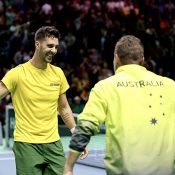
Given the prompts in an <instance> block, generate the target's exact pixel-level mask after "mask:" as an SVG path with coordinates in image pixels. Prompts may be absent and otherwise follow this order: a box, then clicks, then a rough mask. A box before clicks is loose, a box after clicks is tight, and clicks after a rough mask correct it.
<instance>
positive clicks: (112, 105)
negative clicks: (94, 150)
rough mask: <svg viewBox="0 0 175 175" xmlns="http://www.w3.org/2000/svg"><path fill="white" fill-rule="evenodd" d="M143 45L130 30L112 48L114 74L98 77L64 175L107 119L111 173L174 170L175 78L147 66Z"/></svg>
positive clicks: (158, 174)
mask: <svg viewBox="0 0 175 175" xmlns="http://www.w3.org/2000/svg"><path fill="white" fill-rule="evenodd" d="M143 62H144V48H143V46H142V43H141V41H140V39H138V38H136V37H135V36H132V35H126V36H123V37H121V38H120V40H119V41H118V42H117V43H116V46H115V51H114V70H115V75H113V76H111V77H109V78H107V79H105V80H102V81H100V82H98V83H97V84H96V85H95V86H94V88H92V91H91V93H90V96H89V100H88V102H87V104H86V106H85V108H84V110H83V112H82V113H81V114H80V115H79V116H78V124H77V126H76V129H75V132H74V134H73V136H72V139H71V142H70V151H69V155H68V158H67V162H66V165H65V171H64V174H65V175H71V174H72V169H73V166H74V163H75V162H76V160H77V158H78V156H79V155H80V153H79V152H82V150H84V148H85V147H86V145H87V144H88V142H89V140H90V137H91V136H92V135H95V134H97V133H98V132H99V128H100V125H101V124H102V123H104V122H105V124H106V156H105V167H106V172H107V174H108V175H173V174H175V169H174V161H175V82H174V81H173V80H171V79H169V78H166V77H162V76H159V75H156V74H155V73H153V72H150V71H148V70H147V69H146V68H145V67H143V66H142V65H143Z"/></svg>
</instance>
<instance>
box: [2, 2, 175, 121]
mask: <svg viewBox="0 0 175 175" xmlns="http://www.w3.org/2000/svg"><path fill="white" fill-rule="evenodd" d="M42 25H54V26H56V27H57V28H58V29H59V30H60V33H61V40H60V46H59V49H58V53H57V55H56V57H55V59H54V62H53V64H55V65H57V66H60V67H61V68H62V69H63V70H64V72H65V74H66V77H67V79H68V82H69V84H70V87H71V88H70V90H69V91H68V93H67V96H68V99H69V102H70V104H71V107H72V110H73V112H75V113H79V112H81V111H82V109H83V107H84V104H85V103H86V101H87V99H88V95H89V91H90V89H91V88H92V87H93V86H94V84H95V83H96V82H97V81H99V80H102V79H105V78H107V77H109V76H111V75H112V74H113V73H114V72H113V65H112V63H113V50H114V46H115V43H116V41H117V40H118V39H119V38H120V37H121V36H122V35H124V34H133V35H136V36H137V37H139V38H140V39H141V40H142V42H143V44H144V47H145V66H146V67H147V68H148V69H149V70H152V71H154V72H156V73H157V74H160V75H163V76H168V77H170V78H172V79H175V58H174V57H175V2H174V0H143V1H141V0H50V1H49V0H0V78H2V77H3V76H4V74H5V73H6V72H7V71H8V70H9V69H11V68H12V67H14V66H16V65H18V64H21V63H24V62H26V61H28V60H29V59H30V58H31V57H32V55H33V52H34V32H35V31H36V30H37V29H38V27H41V26H42ZM10 102H11V101H10V98H9V97H8V98H5V99H3V100H2V101H1V103H0V115H2V114H3V111H4V105H6V104H7V103H10ZM0 118H2V117H0Z"/></svg>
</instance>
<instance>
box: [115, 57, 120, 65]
mask: <svg viewBox="0 0 175 175" xmlns="http://www.w3.org/2000/svg"><path fill="white" fill-rule="evenodd" d="M115 61H116V65H117V66H121V61H120V58H119V57H118V55H117V54H116V55H115Z"/></svg>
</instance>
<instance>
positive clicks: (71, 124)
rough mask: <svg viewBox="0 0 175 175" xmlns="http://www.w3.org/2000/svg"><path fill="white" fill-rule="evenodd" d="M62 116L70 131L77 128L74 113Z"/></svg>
mask: <svg viewBox="0 0 175 175" xmlns="http://www.w3.org/2000/svg"><path fill="white" fill-rule="evenodd" d="M60 115H61V118H62V120H63V121H64V123H65V124H66V126H67V127H68V128H69V129H72V128H74V127H75V126H76V123H75V120H74V117H73V114H72V112H70V113H64V114H63V113H62V114H60Z"/></svg>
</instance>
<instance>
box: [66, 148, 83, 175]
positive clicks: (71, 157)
mask: <svg viewBox="0 0 175 175" xmlns="http://www.w3.org/2000/svg"><path fill="white" fill-rule="evenodd" d="M80 154H81V153H80V152H77V151H74V150H70V151H69V153H68V157H67V161H66V163H65V167H64V175H67V174H71V173H72V172H73V167H74V164H75V162H76V161H77V159H78V158H79V156H80Z"/></svg>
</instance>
